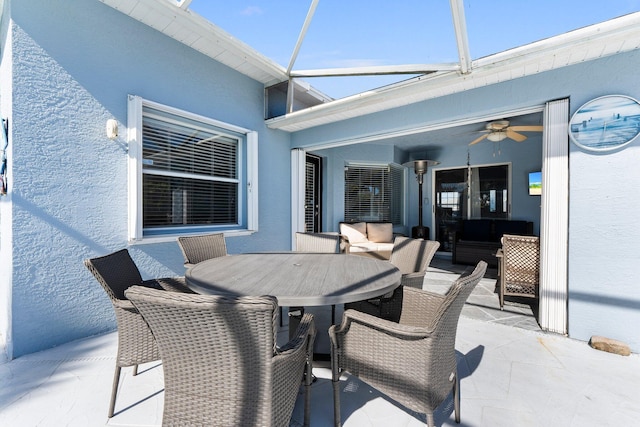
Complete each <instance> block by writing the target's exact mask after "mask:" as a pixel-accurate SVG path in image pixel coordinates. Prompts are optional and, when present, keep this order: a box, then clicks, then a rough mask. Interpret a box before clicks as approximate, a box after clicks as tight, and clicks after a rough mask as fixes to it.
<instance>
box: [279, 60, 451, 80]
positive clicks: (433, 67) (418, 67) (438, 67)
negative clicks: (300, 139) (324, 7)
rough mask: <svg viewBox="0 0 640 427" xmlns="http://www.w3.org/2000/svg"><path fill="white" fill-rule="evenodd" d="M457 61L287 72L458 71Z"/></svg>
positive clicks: (296, 74)
mask: <svg viewBox="0 0 640 427" xmlns="http://www.w3.org/2000/svg"><path fill="white" fill-rule="evenodd" d="M459 70H460V65H459V64H457V63H448V64H410V65H381V66H377V67H351V68H324V69H317V70H297V71H291V72H289V75H290V76H291V77H336V76H377V75H389V74H429V73H434V72H436V71H459Z"/></svg>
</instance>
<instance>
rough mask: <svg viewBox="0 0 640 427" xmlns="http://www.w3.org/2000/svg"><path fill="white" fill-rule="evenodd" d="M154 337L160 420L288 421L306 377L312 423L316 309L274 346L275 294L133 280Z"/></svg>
mask: <svg viewBox="0 0 640 427" xmlns="http://www.w3.org/2000/svg"><path fill="white" fill-rule="evenodd" d="M125 294H126V296H127V298H129V299H130V300H131V301H132V302H133V304H134V305H135V306H136V307H137V308H138V310H140V313H142V316H143V317H144V319H145V320H146V321H147V322H148V324H149V327H150V328H151V330H152V331H153V334H154V336H155V337H156V339H157V342H158V347H159V349H160V355H161V357H162V363H163V368H164V385H165V389H164V413H163V420H162V425H163V426H173V425H199V426H288V425H289V422H290V418H291V414H292V412H293V407H294V404H295V401H296V398H297V396H298V391H299V389H300V384H301V380H302V379H303V377H304V378H305V424H306V425H308V422H309V409H310V408H309V404H310V399H309V392H310V388H311V378H312V375H311V368H312V366H311V363H312V361H311V358H312V350H311V349H312V346H313V340H314V338H315V327H314V323H313V316H311V315H310V314H305V315H304V317H303V319H302V322H301V324H300V326H299V328H298V330H297V333H296V335H295V336H294V338H293V339H292V340H291V341H290V342H289V343H288V344H286V345H285V346H283V347H281V348H279V347H277V346H276V333H277V328H276V325H275V324H276V322H277V317H278V315H277V310H276V309H277V307H278V303H277V300H276V299H275V297H271V296H263V297H246V296H244V297H227V296H221V295H194V294H183V293H176V292H167V291H161V290H155V289H149V288H144V287H139V286H133V287H131V288H129V289H128V290H127V291H126V292H125Z"/></svg>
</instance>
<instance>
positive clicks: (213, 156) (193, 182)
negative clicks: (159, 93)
mask: <svg viewBox="0 0 640 427" xmlns="http://www.w3.org/2000/svg"><path fill="white" fill-rule="evenodd" d="M242 141H243V136H242V135H236V134H234V133H233V132H231V131H228V130H226V129H220V128H218V127H216V126H213V125H212V124H210V123H206V122H204V121H203V122H200V121H198V120H196V119H194V118H193V117H186V116H180V115H176V114H172V113H170V112H167V111H162V110H159V109H157V108H152V107H143V116H142V173H143V179H142V193H143V208H142V211H143V214H142V216H143V229H145V230H149V231H150V229H155V231H158V229H159V228H171V227H184V226H189V225H195V226H234V225H237V224H238V221H239V219H238V217H239V212H238V210H239V206H240V204H239V200H238V196H239V182H240V181H239V179H238V176H239V161H238V159H239V156H240V144H241V142H242Z"/></svg>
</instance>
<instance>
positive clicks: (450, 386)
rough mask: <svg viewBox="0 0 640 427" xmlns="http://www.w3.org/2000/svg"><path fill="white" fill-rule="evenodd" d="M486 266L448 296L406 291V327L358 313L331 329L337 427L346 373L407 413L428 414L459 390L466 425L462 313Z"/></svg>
mask: <svg viewBox="0 0 640 427" xmlns="http://www.w3.org/2000/svg"><path fill="white" fill-rule="evenodd" d="M486 269H487V264H486V263H485V262H484V261H480V262H479V263H478V265H477V266H476V268H475V269H474V270H473V272H472V273H471V274H470V275H468V276H465V275H463V276H460V277H459V278H458V279H457V280H456V281H455V282H454V283H453V284H452V285H451V287H450V288H449V290H448V291H447V293H446V294H445V295H440V294H435V293H431V292H428V291H424V290H421V289H415V288H411V287H406V288H405V289H404V292H405V298H404V301H403V303H402V312H401V315H400V322H399V323H395V322H391V321H388V320H384V319H380V318H378V317H375V316H371V315H369V314H366V313H362V312H358V311H355V310H347V311H345V313H344V316H343V319H342V324H341V325H340V326H332V327H331V328H330V329H329V336H330V338H331V371H332V381H333V396H334V411H335V413H334V424H335V425H336V426H339V425H340V423H341V420H340V375H341V372H343V371H346V372H349V373H350V374H351V375H354V376H356V377H358V378H360V379H361V380H363V381H364V382H366V383H368V384H369V385H371V386H372V387H375V388H376V389H378V390H379V391H381V392H383V393H385V394H386V395H387V396H389V397H390V398H392V399H394V400H396V401H397V402H399V403H400V404H402V405H404V406H405V407H407V408H409V409H411V410H413V411H416V412H420V413H426V414H427V424H428V425H429V426H430V427H433V426H434V417H433V411H434V410H435V409H436V408H437V407H438V406H440V404H441V403H442V402H444V400H445V399H446V398H447V396H448V395H449V393H450V392H451V391H452V390H453V401H454V408H455V415H456V422H458V423H459V422H460V379H459V378H458V372H457V365H456V354H455V341H456V331H457V326H458V319H459V317H460V312H461V310H462V306H463V305H464V303H465V301H466V300H467V298H468V297H469V294H470V293H471V291H472V290H473V288H474V287H475V286H476V284H477V283H478V282H479V281H480V279H481V278H482V277H483V276H484V273H485V271H486Z"/></svg>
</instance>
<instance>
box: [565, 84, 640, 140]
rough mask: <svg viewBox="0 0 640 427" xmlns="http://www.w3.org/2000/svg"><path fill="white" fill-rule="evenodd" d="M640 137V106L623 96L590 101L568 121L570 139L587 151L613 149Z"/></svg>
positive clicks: (609, 96) (611, 96)
mask: <svg viewBox="0 0 640 427" xmlns="http://www.w3.org/2000/svg"><path fill="white" fill-rule="evenodd" d="M638 134H640V104H639V103H638V101H636V100H635V99H633V98H631V97H629V96H625V95H608V96H602V97H600V98H596V99H593V100H591V101H589V102H587V103H586V104H584V105H583V106H582V107H580V108H579V109H578V111H576V112H575V113H574V114H573V117H571V121H570V122H569V136H570V137H571V140H572V141H573V142H574V143H575V144H576V145H578V146H579V147H581V148H583V149H585V150H590V151H609V150H615V149H618V148H620V147H623V146H624V145H627V144H629V143H630V142H631V141H633V140H634V139H635V138H636V137H637V136H638Z"/></svg>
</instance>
